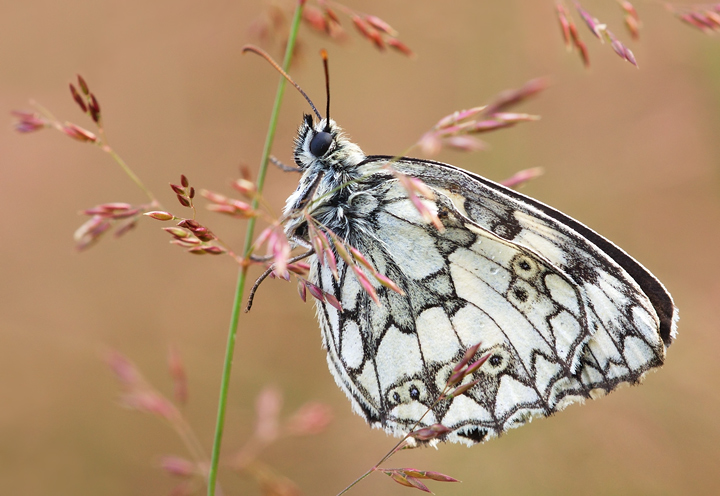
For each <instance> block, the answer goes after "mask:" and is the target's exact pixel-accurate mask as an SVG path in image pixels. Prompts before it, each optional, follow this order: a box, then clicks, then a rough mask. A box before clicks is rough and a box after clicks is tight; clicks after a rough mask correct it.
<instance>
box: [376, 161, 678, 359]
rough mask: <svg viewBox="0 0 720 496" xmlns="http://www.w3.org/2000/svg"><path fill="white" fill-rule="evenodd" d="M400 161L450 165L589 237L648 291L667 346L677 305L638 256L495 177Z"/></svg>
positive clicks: (490, 187) (589, 239)
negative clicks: (636, 258) (491, 178)
mask: <svg viewBox="0 0 720 496" xmlns="http://www.w3.org/2000/svg"><path fill="white" fill-rule="evenodd" d="M393 159H396V158H395V157H391V156H385V155H372V156H368V157H367V158H366V160H365V161H364V162H363V163H366V162H371V161H380V160H387V161H391V160H393ZM402 161H403V162H410V163H416V164H429V165H432V166H435V167H440V168H445V169H452V170H454V171H457V172H461V173H463V174H465V175H467V176H469V177H471V178H472V179H474V180H475V181H477V182H479V183H481V184H482V185H483V186H486V187H487V188H489V189H491V190H494V191H497V192H499V193H501V194H504V195H506V196H509V197H510V198H512V199H514V200H518V201H520V202H521V203H525V204H527V205H530V206H532V207H534V208H536V209H538V210H540V211H541V212H543V213H544V214H545V215H547V216H548V217H550V218H552V219H554V220H555V221H557V222H559V223H561V224H564V225H565V226H567V227H569V228H570V229H572V230H573V231H575V232H576V233H578V234H579V235H580V236H582V237H584V238H585V239H587V240H588V241H590V242H591V243H592V244H593V245H595V246H596V247H597V248H599V249H600V250H601V251H603V252H604V253H605V254H606V255H608V256H609V257H610V258H612V259H613V260H614V261H615V262H616V263H617V264H618V265H619V266H620V267H622V268H623V269H624V270H625V272H627V273H628V275H630V277H632V279H633V280H634V281H635V282H636V283H637V285H638V286H640V289H642V291H643V292H644V293H645V294H646V295H647V297H648V299H649V300H650V303H651V304H652V306H653V308H654V309H655V312H656V313H657V316H658V320H659V321H660V329H659V331H660V337H661V338H662V340H663V343H664V344H665V346H666V347H669V346H670V344H671V343H672V341H673V339H674V337H675V336H674V325H675V321H676V320H677V309H676V308H675V304H674V302H673V299H672V297H671V296H670V293H669V292H668V291H667V290H666V289H665V286H663V285H662V283H661V282H660V281H659V280H658V279H657V278H656V277H655V276H654V275H652V274H651V273H650V271H648V270H647V269H646V268H645V267H643V266H642V264H640V263H639V262H638V261H637V260H635V259H634V258H632V257H631V256H630V255H628V254H627V253H625V251H623V250H622V249H621V248H620V247H618V246H617V245H615V244H614V243H613V242H611V241H609V240H608V239H606V238H604V237H603V236H601V235H599V234H598V233H596V232H595V231H593V230H592V229H590V228H589V227H587V226H586V225H584V224H582V223H580V222H578V221H577V220H575V219H573V218H572V217H569V216H568V215H565V214H564V213H562V212H560V211H559V210H556V209H554V208H552V207H550V206H548V205H546V204H544V203H542V202H540V201H538V200H535V199H533V198H530V197H529V196H526V195H523V194H522V193H518V192H517V191H515V190H512V189H510V188H507V187H505V186H503V185H501V184H498V183H496V182H494V181H491V180H489V179H486V178H484V177H482V176H480V175H478V174H475V173H473V172H469V171H466V170H464V169H461V168H460V167H455V166H453V165H450V164H445V163H443V162H436V161H434V160H423V159H417V158H407V157H403V158H402Z"/></svg>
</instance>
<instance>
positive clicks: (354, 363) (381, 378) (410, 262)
mask: <svg viewBox="0 0 720 496" xmlns="http://www.w3.org/2000/svg"><path fill="white" fill-rule="evenodd" d="M288 79H289V77H288ZM291 81H292V80H291ZM293 84H294V83H293ZM296 86H297V85H296ZM298 89H299V88H298ZM301 92H302V90H301ZM303 95H304V93H303ZM306 98H307V97H306ZM328 100H329V96H328ZM308 101H309V99H308ZM310 104H311V106H312V107H313V110H314V111H315V113H316V115H317V118H318V120H317V121H315V120H314V119H313V117H312V116H311V115H305V117H304V120H303V123H302V125H301V126H300V128H299V130H298V133H297V138H296V141H295V162H296V164H297V167H298V171H300V172H301V173H302V176H301V178H300V183H299V185H298V187H297V190H296V191H295V192H294V193H293V194H292V195H291V196H290V197H289V198H288V200H287V203H286V205H285V210H284V212H285V215H286V222H285V233H286V234H287V236H288V239H289V240H290V241H291V242H292V243H294V244H295V245H297V246H304V247H308V248H312V247H313V242H312V239H311V235H310V233H311V232H312V231H313V230H320V231H322V232H323V233H324V234H325V237H326V238H329V237H331V236H334V238H333V239H340V240H341V241H342V243H343V244H344V245H346V246H349V247H353V248H354V249H356V250H357V251H359V252H360V253H361V254H362V255H363V256H364V257H365V259H366V260H367V261H369V263H370V264H371V266H372V267H373V269H374V270H375V271H377V273H379V274H381V275H383V276H385V277H387V278H389V279H390V280H392V281H393V282H394V283H395V284H396V285H397V286H398V287H399V288H400V290H401V291H400V292H397V291H392V290H390V289H388V288H386V287H385V286H382V285H380V284H379V283H377V282H376V281H373V283H372V284H373V285H374V290H375V292H376V295H377V299H378V300H379V303H380V304H379V305H378V304H376V303H375V302H374V301H373V299H372V298H371V295H370V294H369V293H368V292H367V291H365V290H363V287H362V285H361V282H360V280H359V279H358V277H357V275H356V268H354V267H350V266H349V265H348V263H347V261H346V260H347V258H345V259H343V257H337V262H336V267H334V266H333V265H335V261H333V263H332V264H331V263H329V260H328V259H327V257H325V258H322V257H318V256H317V254H316V253H313V254H311V255H310V256H309V257H308V258H307V262H308V263H309V265H310V275H309V282H310V283H311V284H313V285H314V286H316V287H319V288H320V289H321V290H322V291H323V292H325V293H327V294H329V295H332V296H333V297H334V298H335V299H336V300H337V302H339V303H340V305H339V306H340V307H341V309H338V308H337V306H338V305H336V303H337V302H333V303H335V305H334V304H331V302H329V301H321V300H318V301H316V307H317V317H318V320H319V322H320V327H321V329H322V341H323V346H324V347H325V349H326V350H327V361H328V365H329V367H330V371H331V372H332V374H333V376H334V377H335V380H336V382H337V384H338V385H339V386H340V388H341V389H342V390H343V391H345V393H346V394H347V396H348V397H349V398H350V401H351V402H352V405H353V409H354V410H355V411H356V412H357V413H359V414H360V415H362V416H363V417H365V418H366V419H367V421H368V422H369V423H370V424H371V425H372V426H374V427H381V428H383V429H385V430H386V431H387V432H389V433H392V434H395V435H405V434H407V433H408V431H409V430H410V429H412V428H413V426H415V424H416V422H417V421H418V420H419V419H420V418H421V416H422V415H423V414H424V413H425V412H426V411H427V409H428V408H429V407H430V406H431V405H433V401H434V400H435V399H436V398H437V397H438V396H439V394H440V392H441V391H442V390H443V387H444V385H445V384H446V381H447V380H448V377H449V376H450V374H451V373H452V368H453V365H454V364H455V363H457V362H458V361H459V360H460V359H461V358H462V357H463V354H464V353H465V351H466V349H467V348H468V347H470V346H472V345H474V344H476V343H482V344H481V347H480V349H479V351H478V355H477V356H478V357H479V356H484V355H489V359H488V360H487V361H486V362H485V363H484V364H483V366H482V367H480V368H479V369H478V370H477V372H475V373H474V375H473V377H472V379H474V380H479V382H478V384H477V385H475V386H474V387H472V388H471V389H469V390H468V391H467V392H466V393H465V394H464V395H461V396H457V397H454V398H452V399H449V400H445V401H442V402H440V403H438V404H437V405H436V406H435V407H434V408H433V409H432V411H430V412H429V413H428V414H427V415H426V416H425V417H424V418H423V419H422V421H421V423H420V426H428V425H432V424H435V423H441V424H442V425H444V426H445V427H447V428H448V429H450V432H449V433H447V434H446V436H445V437H444V439H445V440H448V441H455V442H463V443H466V444H472V443H477V442H481V441H485V440H487V439H490V438H493V437H496V436H498V435H500V434H501V433H503V432H504V431H506V430H508V429H509V428H511V427H517V426H520V425H522V424H524V423H525V422H527V421H529V420H531V419H532V418H533V417H544V416H548V415H551V414H553V413H554V412H556V411H559V410H562V409H563V408H565V407H566V406H567V405H569V404H571V403H575V402H578V401H583V400H584V399H585V398H597V397H599V396H602V395H604V394H606V393H608V392H610V391H612V390H614V389H615V388H617V387H618V386H619V385H620V384H623V383H629V384H637V383H639V382H640V381H641V380H642V378H643V376H644V375H645V373H646V372H648V371H649V370H650V369H653V368H655V367H659V366H661V365H662V364H663V362H664V360H665V351H666V348H667V347H668V346H669V345H670V344H671V342H672V341H673V339H674V337H675V335H676V322H677V318H678V317H677V309H676V308H675V306H674V304H673V300H672V297H671V296H670V294H669V293H668V292H667V291H666V290H665V288H664V287H663V285H662V284H661V283H660V282H659V281H658V280H657V279H656V278H655V277H654V276H653V275H652V274H651V273H650V272H649V271H648V270H647V269H645V267H643V266H642V265H641V264H640V263H638V262H637V261H635V260H634V259H633V258H631V257H630V256H629V255H627V254H626V253H625V252H624V251H623V250H621V249H620V248H618V247H617V246H616V245H614V244H613V243H612V242H610V241H608V240H607V239H605V238H603V237H602V236H600V235H598V234H597V233H595V232H594V231H592V230H591V229H589V228H588V227H586V226H584V225H583V224H581V223H580V222H578V221H576V220H574V219H572V218H570V217H568V216H567V215H565V214H563V213H561V212H559V211H557V210H555V209H553V208H551V207H549V206H547V205H544V204H543V203H541V202H539V201H537V200H533V199H532V198H529V197H527V196H525V195H522V194H520V193H518V192H516V191H514V190H511V189H508V188H506V187H504V186H502V185H500V184H497V183H495V182H492V181H490V180H488V179H485V178H483V177H481V176H478V175H476V174H473V173H471V172H468V171H465V170H462V169H460V168H458V167H454V166H452V165H448V164H444V163H440V162H434V161H430V160H420V159H414V158H405V157H403V158H399V159H398V158H397V157H395V158H393V157H390V156H381V155H371V156H366V155H365V154H364V153H363V152H362V150H361V149H360V148H359V147H358V146H357V145H356V144H355V143H352V142H351V141H349V140H348V138H347V137H346V136H345V135H344V134H343V131H342V129H341V128H340V127H339V126H338V125H337V124H336V123H335V122H334V121H333V120H330V119H329V117H326V118H325V119H323V118H321V116H320V114H319V113H318V112H317V110H315V107H314V106H313V105H312V102H310ZM328 109H329V103H328ZM328 114H329V110H328ZM398 173H399V174H402V175H404V176H406V177H410V178H416V179H419V180H420V181H422V182H423V183H424V184H425V185H426V186H427V188H429V190H430V193H431V194H428V195H426V197H425V198H423V199H422V202H423V204H424V205H425V207H426V208H429V209H430V210H432V211H433V212H434V213H436V215H437V218H438V219H439V220H440V222H441V224H442V225H441V226H437V227H436V226H434V225H432V224H429V223H428V222H427V221H426V220H425V219H424V218H423V217H422V216H421V214H420V212H419V210H418V209H417V208H416V207H415V205H414V204H413V203H412V202H411V199H410V198H409V195H408V191H407V189H406V188H405V187H403V185H402V184H401V181H399V180H398V177H399V176H398ZM438 227H440V228H438ZM335 246H336V248H337V244H336V245H335ZM336 248H334V249H336ZM363 270H365V269H363Z"/></svg>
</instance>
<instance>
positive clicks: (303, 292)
mask: <svg viewBox="0 0 720 496" xmlns="http://www.w3.org/2000/svg"><path fill="white" fill-rule="evenodd" d="M297 288H298V294H299V295H300V299H301V300H302V301H303V302H305V301H307V287H306V286H305V281H303V280H302V279H299V280H298V286H297Z"/></svg>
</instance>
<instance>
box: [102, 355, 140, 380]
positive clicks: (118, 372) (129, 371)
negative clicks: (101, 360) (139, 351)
mask: <svg viewBox="0 0 720 496" xmlns="http://www.w3.org/2000/svg"><path fill="white" fill-rule="evenodd" d="M105 363H107V365H108V366H109V367H110V370H112V372H113V374H115V378H116V379H117V380H118V381H119V382H120V384H122V386H123V387H125V388H128V389H132V388H136V387H137V386H139V385H140V384H141V383H142V378H141V376H140V373H139V372H138V370H137V368H136V367H135V365H134V364H133V363H132V362H131V361H130V360H128V359H127V358H126V357H125V355H123V354H121V353H119V352H117V351H110V352H109V353H108V354H107V355H106V356H105Z"/></svg>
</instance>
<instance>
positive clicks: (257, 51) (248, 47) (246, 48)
mask: <svg viewBox="0 0 720 496" xmlns="http://www.w3.org/2000/svg"><path fill="white" fill-rule="evenodd" d="M245 52H253V53H255V54H257V55H260V56H261V57H262V58H264V59H265V60H267V61H268V62H270V65H271V66H273V67H274V68H275V70H277V71H278V72H279V73H280V74H282V75H283V77H284V78H285V79H287V80H288V81H290V83H292V85H293V86H295V88H296V89H297V90H298V91H299V92H300V94H301V95H302V96H304V97H305V100H307V102H308V103H309V104H310V108H312V109H313V112H315V115H316V116H317V118H318V120H322V116H321V115H320V112H318V111H317V109H316V108H315V104H313V102H312V100H310V97H309V96H307V94H306V93H305V92H304V91H303V90H302V88H301V87H300V86H299V85H298V84H297V83H296V82H295V81H293V80H292V78H291V77H290V76H289V75H288V73H287V72H285V71H284V70H283V69H282V67H280V66H279V65H278V64H277V62H275V61H274V60H273V59H272V57H271V56H270V55H268V53H267V52H266V51H265V50H263V49H262V48H259V47H256V46H255V45H245V46H244V47H242V53H245ZM326 74H327V72H326ZM328 105H329V102H328Z"/></svg>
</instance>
